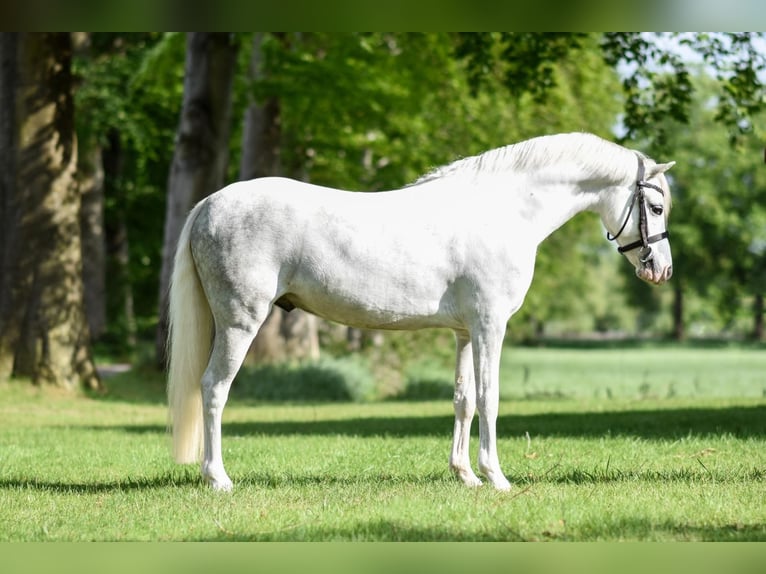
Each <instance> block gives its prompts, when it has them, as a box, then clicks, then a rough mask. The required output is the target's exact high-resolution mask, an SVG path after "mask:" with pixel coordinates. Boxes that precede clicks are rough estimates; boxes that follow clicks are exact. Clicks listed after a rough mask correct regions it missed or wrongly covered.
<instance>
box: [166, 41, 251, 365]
mask: <svg viewBox="0 0 766 574" xmlns="http://www.w3.org/2000/svg"><path fill="white" fill-rule="evenodd" d="M235 59H236V46H235V44H234V43H233V41H232V37H231V35H230V34H228V33H201V32H195V33H190V34H189V35H188V37H187V42H186V65H185V74H186V75H185V79H184V97H183V104H182V109H181V121H180V124H179V127H178V135H177V137H176V148H175V152H174V154H173V162H172V164H171V167H170V176H169V178H168V194H167V205H166V210H165V234H164V239H163V247H162V271H161V273H160V294H159V301H160V304H159V325H158V327H157V338H156V356H157V361H158V363H159V364H160V365H164V364H165V354H166V349H165V344H166V340H167V331H168V325H167V304H168V288H169V285H170V275H171V272H172V267H173V256H174V254H175V251H176V245H177V243H178V236H179V235H180V233H181V228H182V227H183V224H184V221H185V220H186V216H187V215H188V213H189V211H190V210H191V208H192V207H193V206H194V204H195V203H197V202H198V201H200V200H202V199H203V198H205V197H206V196H208V195H209V194H211V193H212V192H214V191H216V190H218V189H219V188H220V187H222V186H223V183H224V178H225V175H226V164H227V161H228V144H229V130H230V116H231V87H232V79H233V76H234V63H235Z"/></svg>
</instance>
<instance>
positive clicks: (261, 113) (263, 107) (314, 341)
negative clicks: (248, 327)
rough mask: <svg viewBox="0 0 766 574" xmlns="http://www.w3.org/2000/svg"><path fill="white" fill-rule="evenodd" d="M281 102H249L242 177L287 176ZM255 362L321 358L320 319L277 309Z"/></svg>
mask: <svg viewBox="0 0 766 574" xmlns="http://www.w3.org/2000/svg"><path fill="white" fill-rule="evenodd" d="M264 37H265V34H263V33H256V34H254V36H253V46H252V53H251V56H250V69H249V79H250V82H251V84H252V85H254V84H256V83H257V82H260V81H263V80H264V73H265V72H264V61H263V60H264V55H263V50H262V44H263V41H264ZM274 40H276V41H278V42H280V43H281V44H282V45H285V46H287V47H288V49H289V46H288V38H287V37H286V35H284V34H275V35H274ZM280 109H281V106H280V100H279V97H277V96H276V95H271V96H267V97H266V98H265V100H264V101H263V102H259V101H257V100H256V99H255V98H254V97H252V92H251V97H250V99H249V105H248V107H247V110H246V111H245V120H244V126H243V132H242V153H241V159H240V168H239V178H240V180H243V181H244V180H248V179H253V178H256V177H267V176H275V175H283V168H282V165H281V162H280V156H281V142H282V125H281V118H280ZM248 357H249V358H250V359H251V360H253V361H254V362H257V363H260V362H264V361H283V360H285V359H304V358H312V359H317V358H319V337H318V334H317V318H316V317H315V316H313V315H310V314H309V313H306V312H305V311H303V310H302V309H293V310H291V311H289V312H288V311H287V310H285V309H280V308H279V307H274V308H273V309H272V311H271V313H270V314H269V316H268V317H267V319H266V321H265V322H264V323H263V325H262V326H261V328H260V329H259V331H258V334H257V335H256V337H255V339H254V340H253V344H252V346H251V348H250V352H249V353H248Z"/></svg>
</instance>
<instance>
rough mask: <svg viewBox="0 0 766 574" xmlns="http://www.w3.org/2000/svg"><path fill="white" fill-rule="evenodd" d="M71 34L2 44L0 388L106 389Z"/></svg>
mask: <svg viewBox="0 0 766 574" xmlns="http://www.w3.org/2000/svg"><path fill="white" fill-rule="evenodd" d="M71 56H72V41H71V37H70V35H69V34H68V33H55V34H38V33H34V34H33V33H29V34H27V33H23V34H6V33H4V34H0V74H1V75H0V134H2V135H0V162H2V166H0V172H2V180H0V181H1V182H2V183H1V184H0V205H1V206H2V207H1V208H0V217H1V218H2V220H1V221H0V227H1V228H0V244H2V246H3V249H2V253H3V254H2V261H1V263H2V275H1V276H0V378H7V377H11V376H19V377H28V378H30V379H31V380H32V381H33V382H34V383H35V384H52V385H56V386H60V387H64V388H69V389H74V388H76V387H78V386H86V387H89V388H99V387H100V381H99V378H98V375H97V373H96V369H95V365H94V363H93V359H92V356H91V353H90V334H89V331H88V325H87V321H86V319H85V310H84V301H83V282H82V251H81V241H80V237H81V230H80V206H81V197H80V192H79V189H78V187H77V182H76V179H75V173H76V166H77V140H76V136H75V129H74V104H73V98H72V75H71Z"/></svg>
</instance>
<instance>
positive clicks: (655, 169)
mask: <svg viewBox="0 0 766 574" xmlns="http://www.w3.org/2000/svg"><path fill="white" fill-rule="evenodd" d="M674 165H676V162H674V161H669V162H668V163H658V164H655V165H654V166H652V167H651V168H649V177H650V178H652V177H656V176H658V175H660V174H661V173H665V172H666V171H668V170H669V169H670V168H671V167H673V166H674Z"/></svg>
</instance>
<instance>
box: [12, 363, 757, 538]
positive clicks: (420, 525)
mask: <svg viewBox="0 0 766 574" xmlns="http://www.w3.org/2000/svg"><path fill="white" fill-rule="evenodd" d="M525 369H526V370H525ZM647 371H648V375H647V374H646V372H647ZM525 373H526V374H525ZM503 374H504V378H505V381H506V382H505V383H504V386H503V396H504V397H505V399H504V400H503V401H502V403H501V406H500V418H499V421H498V435H499V437H500V439H499V445H498V446H499V451H500V457H501V462H502V463H503V468H504V470H505V472H506V474H507V475H508V477H509V479H511V481H512V482H513V483H514V489H513V490H512V491H511V492H510V493H498V492H495V491H494V490H492V489H490V488H485V487H483V488H479V489H467V488H464V487H462V486H461V485H459V484H458V483H457V482H456V481H455V480H454V479H453V478H452V476H451V475H450V474H449V473H448V472H447V469H446V466H447V458H448V454H449V447H450V439H451V430H452V413H451V403H450V401H449V400H439V401H386V402H373V403H361V404H360V403H314V404H284V403H283V404H279V403H276V404H263V403H258V402H254V401H252V400H248V399H245V398H237V399H233V400H232V402H230V404H229V407H228V408H227V411H226V413H225V416H224V443H223V446H224V451H225V458H226V462H227V467H228V471H229V473H230V475H231V476H232V478H233V480H234V482H235V490H234V492H233V493H231V494H219V493H214V492H211V491H210V490H208V489H207V488H206V487H204V486H203V485H202V484H201V483H200V481H199V477H198V469H197V468H196V467H195V466H178V465H174V464H173V463H172V462H171V461H170V459H169V455H168V437H167V435H166V434H165V421H166V414H165V409H164V405H163V397H162V388H163V381H162V379H161V377H158V376H157V375H152V374H151V373H135V372H134V373H127V374H124V375H120V376H118V377H116V378H115V379H112V380H111V381H110V383H111V385H110V386H111V390H110V392H109V394H108V395H107V396H105V397H68V396H62V395H60V394H56V393H51V392H46V391H41V390H39V389H32V388H28V387H26V386H23V385H21V384H16V383H13V384H4V385H0V540H14V541H19V540H23V541H45V540H221V541H226V540H263V541H276V540H279V541H282V540H288V541H289V540H437V541H438V540H479V541H485V540H486V541H490V540H509V541H514V540H541V541H544V540H578V541H581V540H653V541H666V540H730V541H740V540H761V541H766V503H765V502H764V501H765V500H766V496H764V493H766V485H765V483H764V479H765V478H766V398H764V396H763V388H764V386H766V353H764V352H763V351H762V350H761V351H759V350H743V349H704V350H699V349H678V348H675V349H659V350H658V349H655V348H648V349H629V350H626V349H622V350H604V349H602V350H593V349H590V350H578V351H573V350H562V349H557V350H553V349H511V350H510V352H508V353H506V358H505V359H504V366H503ZM447 375H449V373H447ZM413 376H414V375H413ZM428 376H429V377H431V376H433V372H432V370H429V372H428ZM524 377H526V383H525V382H524ZM695 381H696V383H695ZM671 383H672V384H673V385H674V387H672V385H671ZM646 384H648V385H649V388H647V387H646V386H645V385H646ZM716 385H719V386H720V385H723V386H724V388H723V389H721V388H720V387H719V386H716ZM607 388H608V389H610V392H609V393H607V392H606V390H605V389H607ZM671 388H675V391H673V392H670V391H669V389H671ZM599 389H601V390H599ZM477 442H478V441H477V440H476V439H474V440H473V444H472V460H474V461H475V458H476V443H477Z"/></svg>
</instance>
